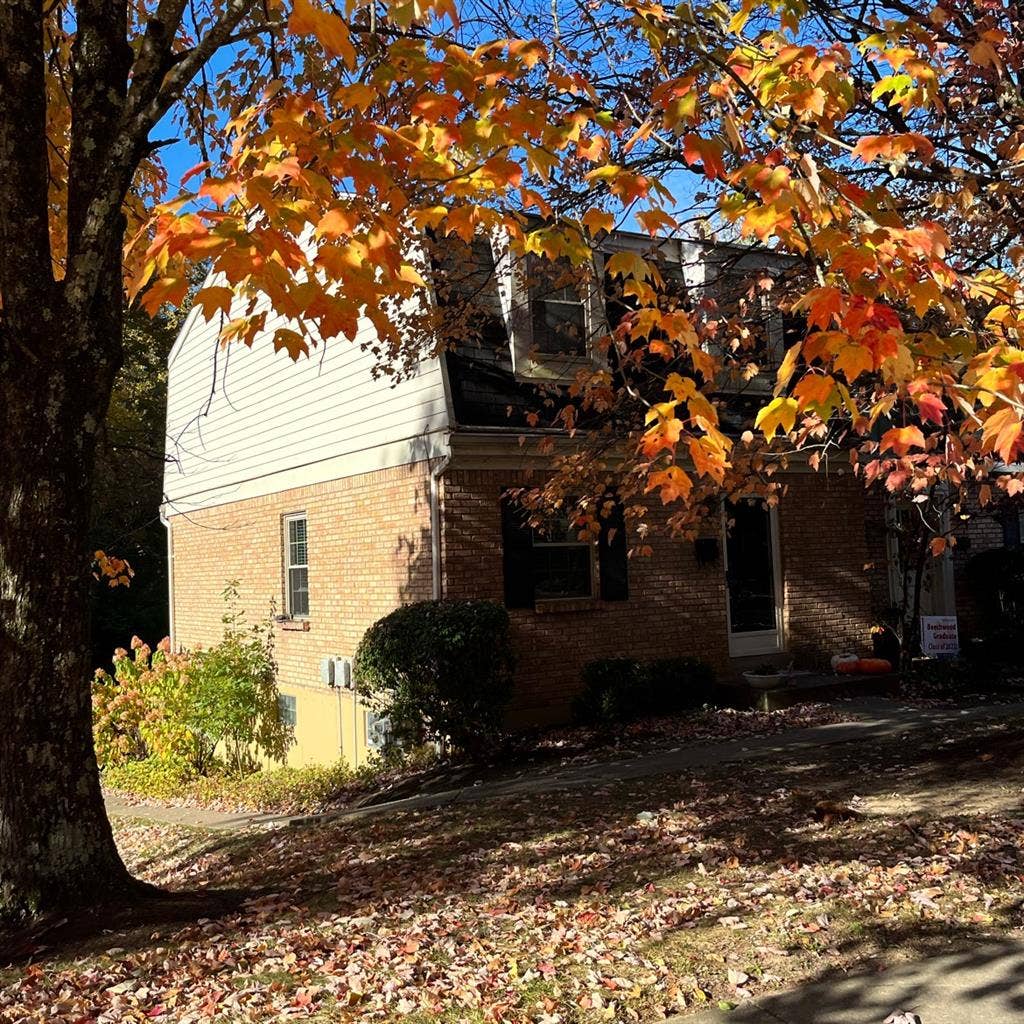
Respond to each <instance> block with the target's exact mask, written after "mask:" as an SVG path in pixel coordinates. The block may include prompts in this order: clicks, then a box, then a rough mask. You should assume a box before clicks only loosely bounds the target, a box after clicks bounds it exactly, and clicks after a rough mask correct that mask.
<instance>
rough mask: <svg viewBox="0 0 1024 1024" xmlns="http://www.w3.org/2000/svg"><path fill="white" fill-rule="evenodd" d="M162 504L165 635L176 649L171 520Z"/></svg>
mask: <svg viewBox="0 0 1024 1024" xmlns="http://www.w3.org/2000/svg"><path fill="white" fill-rule="evenodd" d="M164 507H165V506H164V505H161V506H160V522H161V523H163V526H164V529H165V530H166V531H167V636H168V639H169V640H170V641H171V650H172V651H173V650H176V647H175V643H174V537H173V535H172V533H171V521H170V519H168V518H167V516H166V515H165V514H164Z"/></svg>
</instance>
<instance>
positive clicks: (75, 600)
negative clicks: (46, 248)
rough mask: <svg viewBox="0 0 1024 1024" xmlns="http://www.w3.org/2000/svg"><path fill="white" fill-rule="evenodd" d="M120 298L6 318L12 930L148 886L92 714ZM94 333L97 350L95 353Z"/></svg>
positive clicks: (6, 827) (3, 400) (1, 741)
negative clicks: (99, 445)
mask: <svg viewBox="0 0 1024 1024" xmlns="http://www.w3.org/2000/svg"><path fill="white" fill-rule="evenodd" d="M111 291H112V295H111V296H110V297H109V298H108V297H105V298H104V299H103V300H100V302H99V303H98V305H99V306H101V307H103V308H102V310H99V311H98V310H97V309H96V308H94V309H93V310H91V311H89V313H87V314H85V315H83V314H81V313H77V312H75V311H71V310H68V309H66V308H62V305H63V300H62V296H61V291H60V288H59V286H57V287H54V288H52V289H46V294H45V296H44V297H43V298H42V299H40V293H39V292H36V299H37V301H40V302H41V306H37V308H35V309H34V311H33V312H34V317H33V318H32V319H33V320H34V323H35V325H37V326H36V327H35V328H34V330H33V329H32V328H31V327H29V326H28V324H29V320H28V318H27V317H24V316H18V315H17V314H18V312H19V311H18V310H13V309H11V308H9V307H8V309H6V310H5V313H6V314H7V315H8V317H9V319H7V324H8V325H10V324H11V323H12V322H20V324H21V325H22V329H23V333H22V336H21V337H20V338H19V339H16V341H15V346H14V348H15V349H18V348H20V349H21V351H22V353H24V354H23V356H22V358H14V359H9V360H6V361H5V362H6V365H4V366H0V370H2V373H0V438H2V445H3V454H2V456H0V917H5V918H7V919H11V918H14V919H18V918H24V917H28V916H35V915H38V914H40V913H45V912H47V911H54V910H62V911H63V910H66V909H69V908H74V907H77V906H86V905H96V904H99V903H104V902H107V901H111V900H117V899H119V898H123V897H124V896H126V895H128V894H129V893H130V892H132V891H133V890H134V889H135V888H136V887H137V883H134V882H133V881H132V879H131V877H130V876H129V874H128V872H127V870H126V869H125V867H124V865H123V863H122V862H121V858H120V856H119V855H118V852H117V848H116V846H115V845H114V840H113V836H112V834H111V829H110V825H109V823H108V821H107V817H106V812H105V810H104V806H103V798H102V795H101V793H100V785H99V776H98V772H97V767H96V759H95V755H94V753H93V744H92V726H91V707H90V678H91V675H92V669H93V666H91V665H90V664H89V650H90V648H89V622H88V600H87V598H88V587H89V585H90V584H91V582H92V578H91V575H90V571H89V570H90V558H89V553H88V552H87V550H86V536H87V529H88V525H89V510H90V501H91V492H92V484H93V479H92V477H93V454H94V447H95V435H96V431H97V429H98V427H99V423H100V421H101V420H102V417H103V415H104V413H105V411H106V404H107V401H108V399H109V394H110V388H111V383H112V380H113V376H114V373H116V370H117V366H116V362H117V358H118V356H117V353H118V352H119V350H120V345H119V340H120V329H121V324H120V295H119V290H118V294H117V303H116V309H115V308H113V305H114V304H113V303H112V302H111V301H110V299H111V298H112V297H113V290H111ZM22 312H23V311H22ZM29 331H31V332H32V333H35V334H36V336H35V337H28V336H26V333H27V332H29ZM36 332H38V333H36ZM108 332H113V333H108ZM90 334H91V335H92V338H93V340H94V341H95V342H97V343H96V344H89V345H82V341H83V340H84V339H85V337H86V336H87V335H90ZM55 335H56V336H57V338H56V339H55ZM61 335H63V341H64V344H66V345H67V349H68V350H70V351H71V352H74V353H75V354H76V356H75V357H73V358H71V359H69V360H67V361H66V362H64V363H62V362H61V361H59V360H57V359H47V358H46V356H45V354H48V353H53V354H54V355H56V354H57V353H58V352H59V351H60V349H61V345H60V344H59V343H58V344H55V340H58V342H59V341H60V340H61V339H60V336H61ZM75 336H77V337H75ZM113 339H116V340H115V342H114V343H113V344H111V341H112V340H113ZM9 340H10V339H9ZM8 351H11V349H10V348H9V349H8ZM33 356H35V358H33ZM111 485H112V486H113V485H114V482H113V481H112V482H111Z"/></svg>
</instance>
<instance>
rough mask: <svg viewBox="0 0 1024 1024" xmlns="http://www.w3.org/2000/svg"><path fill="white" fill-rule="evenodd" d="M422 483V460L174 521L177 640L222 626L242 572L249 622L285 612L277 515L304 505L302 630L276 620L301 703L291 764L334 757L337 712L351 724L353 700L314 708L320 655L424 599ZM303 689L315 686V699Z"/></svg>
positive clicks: (425, 479) (290, 689) (282, 671)
mask: <svg viewBox="0 0 1024 1024" xmlns="http://www.w3.org/2000/svg"><path fill="white" fill-rule="evenodd" d="M429 481H430V477H429V466H428V464H427V463H426V462H420V463H416V464H413V465H411V466H403V467H398V468H394V469H387V470H380V471H378V472H374V473H367V474H364V475H362V476H357V477H350V478H348V479H345V480H336V481H332V482H329V483H323V484H315V485H313V486H310V487H301V488H296V489H294V490H289V491H281V492H279V493H277V494H272V495H267V496H265V497H259V498H252V499H249V500H246V501H240V502H235V503H231V504H226V505H219V506H217V507H215V508H211V509H206V510H203V511H199V512H193V513H189V514H188V516H183V515H177V516H172V518H171V531H172V543H173V548H174V560H173V569H172V571H173V574H174V627H175V640H176V642H177V643H178V644H179V645H180V646H183V647H195V646H197V645H206V646H208V645H210V644H212V643H215V642H216V641H217V640H219V639H220V637H221V635H222V633H223V627H222V624H221V615H222V614H223V613H224V607H225V606H224V602H223V600H222V599H221V596H220V595H221V591H222V590H223V589H224V585H225V582H226V581H227V580H230V579H237V580H238V581H239V583H240V591H241V604H242V607H243V608H244V609H245V610H246V612H247V615H248V618H249V620H250V621H257V620H258V619H260V618H262V617H264V616H265V615H266V614H267V613H268V611H269V608H270V604H271V602H274V604H275V606H276V608H277V610H278V611H281V610H282V608H283V599H284V563H283V553H282V517H283V516H286V515H289V514H291V513H294V512H303V511H304V512H305V513H306V515H307V519H308V529H309V555H308V557H309V630H308V632H301V631H292V630H288V629H285V628H283V627H281V626H278V627H277V628H276V629H275V643H276V654H277V660H278V665H279V678H280V683H281V688H282V690H283V691H284V692H286V693H290V694H292V695H294V696H296V698H297V701H298V707H297V711H298V726H297V729H296V737H297V740H298V743H297V746H296V749H295V751H293V756H292V757H290V760H292V761H294V762H298V763H302V762H307V761H317V760H319V761H323V760H333V759H334V758H336V757H337V756H338V748H339V746H340V743H341V738H340V737H339V726H338V725H337V724H336V723H337V721H338V720H340V721H341V722H342V724H343V726H344V729H345V730H346V731H347V732H349V733H350V732H351V728H352V725H351V722H352V721H353V718H354V717H356V718H357V717H358V716H353V713H352V708H351V702H349V703H348V706H347V708H340V709H337V710H332V709H331V708H329V707H326V706H324V707H321V705H323V704H324V701H323V699H321V697H322V695H323V693H324V691H323V690H322V688H321V684H320V660H321V659H322V658H324V657H329V656H339V655H352V654H353V653H354V652H355V648H356V645H357V644H358V643H359V640H360V639H361V637H362V635H363V632H364V631H365V630H366V628H367V627H368V626H369V625H370V624H371V623H373V622H374V621H376V620H377V619H378V618H380V617H381V616H382V615H385V614H387V612H389V611H391V610H392V609H394V608H395V607H396V606H398V605H399V604H402V603H404V602H408V601H418V600H423V599H426V598H429V597H430V596H431V563H430V504H429ZM309 688H314V689H316V688H320V694H321V697H318V696H317V695H316V694H315V693H312V692H311V691H310V689H309ZM328 695H329V696H330V694H328ZM338 699H339V700H343V696H342V695H339V697H338ZM325 716H330V717H329V720H327V721H326V722H325V721H324V718H325ZM328 726H330V728H328ZM351 742H352V741H351V739H349V740H348V742H347V743H346V747H347V746H349V745H350V744H351Z"/></svg>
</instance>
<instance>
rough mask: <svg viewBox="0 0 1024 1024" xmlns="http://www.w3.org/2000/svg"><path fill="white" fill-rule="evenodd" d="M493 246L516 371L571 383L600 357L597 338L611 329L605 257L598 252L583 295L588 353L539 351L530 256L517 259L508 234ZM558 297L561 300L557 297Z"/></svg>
mask: <svg viewBox="0 0 1024 1024" xmlns="http://www.w3.org/2000/svg"><path fill="white" fill-rule="evenodd" d="M491 249H492V252H493V254H494V269H495V273H496V274H497V276H498V296H499V298H500V300H501V307H502V312H503V314H504V317H505V324H506V327H507V329H508V336H509V342H510V346H509V347H510V349H511V351H512V371H513V373H514V374H515V376H516V377H518V378H519V379H521V380H546V381H551V382H553V383H560V382H561V383H571V382H572V381H573V380H575V379H576V375H577V374H578V373H579V372H580V370H590V369H593V368H594V366H595V364H596V362H597V360H596V353H595V352H594V350H593V339H594V338H595V337H597V336H598V335H599V334H602V333H604V332H606V331H607V329H608V328H607V321H606V319H605V310H604V289H603V287H602V283H603V281H604V260H603V258H602V257H601V254H600V253H594V257H593V264H592V268H591V274H592V277H591V280H590V281H589V282H587V291H586V294H585V295H584V296H582V297H581V300H580V305H581V306H582V307H583V321H584V335H585V339H584V340H585V344H586V352H585V354H584V355H581V356H576V355H561V354H558V353H547V352H537V351H536V350H535V347H534V339H533V301H534V299H533V296H532V295H531V294H530V286H529V280H528V277H527V272H526V265H525V264H526V260H525V259H517V258H516V257H515V256H514V255H513V253H512V248H511V245H510V244H509V239H508V236H507V234H505V233H500V234H495V235H492V237H491ZM555 301H557V300H555Z"/></svg>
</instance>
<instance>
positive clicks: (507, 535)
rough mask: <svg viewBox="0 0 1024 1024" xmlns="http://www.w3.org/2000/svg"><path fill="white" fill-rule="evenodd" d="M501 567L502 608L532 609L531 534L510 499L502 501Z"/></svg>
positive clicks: (520, 509)
mask: <svg viewBox="0 0 1024 1024" xmlns="http://www.w3.org/2000/svg"><path fill="white" fill-rule="evenodd" d="M501 545H502V552H501V555H502V567H503V569H504V573H505V607H506V608H532V607H533V603H534V602H533V531H532V530H531V529H530V527H529V526H528V525H527V523H526V516H525V514H524V512H523V509H522V508H521V507H520V506H519V505H517V504H516V502H515V501H513V500H512V499H510V498H507V497H502V499H501Z"/></svg>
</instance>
